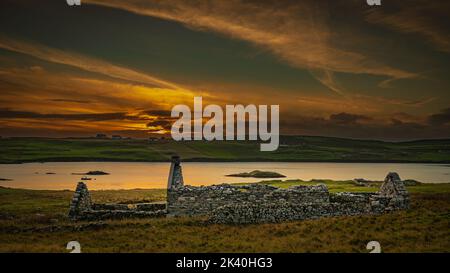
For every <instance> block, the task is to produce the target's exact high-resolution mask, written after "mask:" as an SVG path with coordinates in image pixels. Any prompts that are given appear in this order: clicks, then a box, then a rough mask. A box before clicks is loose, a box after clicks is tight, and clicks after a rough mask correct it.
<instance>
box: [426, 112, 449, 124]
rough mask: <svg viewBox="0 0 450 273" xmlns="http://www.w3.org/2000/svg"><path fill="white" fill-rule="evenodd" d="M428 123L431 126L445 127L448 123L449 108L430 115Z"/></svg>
mask: <svg viewBox="0 0 450 273" xmlns="http://www.w3.org/2000/svg"><path fill="white" fill-rule="evenodd" d="M428 122H429V123H430V124H432V125H445V124H448V123H450V108H447V109H444V110H442V111H441V112H440V113H437V114H433V115H430V116H429V117H428Z"/></svg>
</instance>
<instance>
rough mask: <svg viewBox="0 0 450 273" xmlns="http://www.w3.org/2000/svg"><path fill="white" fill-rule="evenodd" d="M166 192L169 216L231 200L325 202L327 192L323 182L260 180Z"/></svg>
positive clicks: (209, 209) (202, 212)
mask: <svg viewBox="0 0 450 273" xmlns="http://www.w3.org/2000/svg"><path fill="white" fill-rule="evenodd" d="M167 196H168V199H167V212H168V215H169V216H178V215H190V216H193V215H208V214H211V212H212V211H214V210H215V209H217V208H219V207H223V206H228V205H231V206H232V205H235V204H241V205H242V204H247V203H248V204H253V205H257V206H258V205H261V206H262V205H264V204H279V203H292V204H301V203H305V202H307V203H311V204H322V203H327V202H329V194H328V190H327V188H326V186H325V185H318V186H309V187H307V186H296V187H292V188H289V189H287V190H285V189H279V188H277V187H273V186H268V185H263V184H251V185H246V186H233V185H230V184H222V185H214V186H206V187H203V186H202V187H192V186H183V187H178V188H174V189H169V190H168V193H167Z"/></svg>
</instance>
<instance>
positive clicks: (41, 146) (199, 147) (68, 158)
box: [0, 136, 450, 163]
mask: <svg viewBox="0 0 450 273" xmlns="http://www.w3.org/2000/svg"><path fill="white" fill-rule="evenodd" d="M173 154H178V155H180V156H181V158H183V161H292V162H430V163H432V162H433V163H445V162H446V163H450V139H446V140H445V139H444V140H422V141H412V142H399V143H394V142H383V141H373V140H352V139H342V138H331V137H306V136H281V137H280V146H279V148H278V150H276V151H274V152H260V145H259V144H258V143H256V142H252V141H216V142H203V141H190V142H176V141H169V140H167V141H157V142H148V141H146V140H138V139H134V140H102V139H45V138H11V139H1V138H0V163H23V162H49V161H52V162H60V161H61V162H75V161H142V162H148V161H169V160H170V157H171V156H172V155H173Z"/></svg>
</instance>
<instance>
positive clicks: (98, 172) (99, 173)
mask: <svg viewBox="0 0 450 273" xmlns="http://www.w3.org/2000/svg"><path fill="white" fill-rule="evenodd" d="M72 175H109V173H107V172H103V171H90V172H87V173H72Z"/></svg>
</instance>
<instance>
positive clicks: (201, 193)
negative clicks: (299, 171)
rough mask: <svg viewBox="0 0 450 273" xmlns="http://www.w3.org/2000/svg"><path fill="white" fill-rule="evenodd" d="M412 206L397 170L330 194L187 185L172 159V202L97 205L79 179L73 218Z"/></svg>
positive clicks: (216, 218) (256, 218)
mask: <svg viewBox="0 0 450 273" xmlns="http://www.w3.org/2000/svg"><path fill="white" fill-rule="evenodd" d="M408 208H409V194H408V192H407V190H406V188H405V186H404V184H403V182H402V180H401V179H400V177H399V175H398V174H397V173H389V174H388V175H387V176H386V179H385V180H384V183H383V184H382V185H381V187H380V190H379V191H378V192H373V193H349V192H341V193H330V192H329V191H328V188H327V186H326V185H324V184H320V185H316V186H292V187H290V188H288V189H281V188H277V187H274V186H270V185H264V184H249V185H230V184H221V185H212V186H200V187H194V186H188V185H186V186H185V185H184V181H183V174H182V169H181V163H180V158H179V157H173V158H172V164H171V166H170V172H169V179H168V185H167V203H166V204H165V203H145V204H135V205H126V204H125V205H124V204H94V203H92V201H91V199H90V196H89V192H88V190H87V187H86V185H85V184H84V183H83V182H80V183H78V186H77V189H76V191H75V194H74V197H73V200H72V204H71V207H70V212H69V216H70V217H71V218H72V219H88V220H90V219H107V218H127V217H159V216H164V215H166V216H168V217H174V216H203V217H207V218H208V221H209V222H211V223H232V224H248V223H270V222H272V223H273V222H283V221H293V220H304V219H314V218H320V217H331V216H344V215H348V216H351V215H371V214H381V213H385V212H390V211H395V210H402V209H408Z"/></svg>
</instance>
